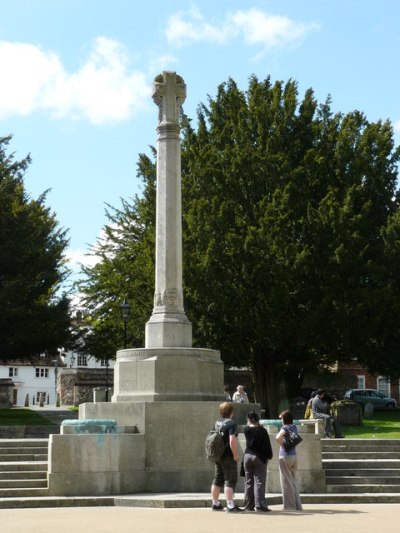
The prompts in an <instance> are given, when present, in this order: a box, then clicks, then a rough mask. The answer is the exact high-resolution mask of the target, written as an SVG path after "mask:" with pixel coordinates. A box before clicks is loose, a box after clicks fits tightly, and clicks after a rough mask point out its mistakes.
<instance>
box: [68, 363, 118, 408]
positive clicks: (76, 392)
mask: <svg viewBox="0 0 400 533" xmlns="http://www.w3.org/2000/svg"><path fill="white" fill-rule="evenodd" d="M58 380H59V381H58V390H59V393H60V399H61V405H80V404H81V403H86V402H93V389H94V388H96V387H105V386H106V383H107V375H106V369H105V368H104V369H103V368H78V369H65V370H64V371H63V372H62V374H61V375H60V376H59V378H58ZM113 383H114V372H113V370H112V369H110V368H109V369H108V387H109V389H110V391H109V399H111V396H112V388H113Z"/></svg>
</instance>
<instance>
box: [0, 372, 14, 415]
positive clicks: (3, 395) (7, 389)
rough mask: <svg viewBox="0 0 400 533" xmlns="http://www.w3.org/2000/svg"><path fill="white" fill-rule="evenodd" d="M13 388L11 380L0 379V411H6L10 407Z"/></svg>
mask: <svg viewBox="0 0 400 533" xmlns="http://www.w3.org/2000/svg"><path fill="white" fill-rule="evenodd" d="M13 388H14V383H13V381H12V379H8V378H7V379H0V409H8V408H9V407H11V406H12V391H13Z"/></svg>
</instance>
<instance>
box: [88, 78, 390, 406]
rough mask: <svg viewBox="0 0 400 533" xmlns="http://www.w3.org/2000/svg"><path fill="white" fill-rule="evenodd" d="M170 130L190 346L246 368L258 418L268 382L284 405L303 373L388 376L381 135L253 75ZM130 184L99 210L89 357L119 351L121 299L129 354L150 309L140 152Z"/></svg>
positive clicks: (226, 87) (151, 184)
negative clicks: (104, 214) (176, 146)
mask: <svg viewBox="0 0 400 533" xmlns="http://www.w3.org/2000/svg"><path fill="white" fill-rule="evenodd" d="M182 133H183V142H182V184H183V190H182V193H183V224H184V228H183V236H184V243H183V244H184V269H183V271H184V286H185V287H184V288H185V307H186V310H187V313H188V315H189V317H190V318H191V320H192V322H193V326H194V342H195V344H197V345H198V346H204V347H207V346H209V347H214V348H219V349H221V353H222V357H223V360H224V362H225V363H226V364H227V365H248V366H250V367H251V369H252V370H253V374H254V379H255V385H256V398H257V401H259V402H261V403H262V405H263V406H266V407H268V408H269V411H270V414H271V415H275V414H277V413H276V412H277V408H278V401H279V386H280V383H281V382H282V380H284V381H285V382H286V383H287V385H288V389H289V394H294V392H295V390H296V388H298V387H299V385H300V383H301V380H302V377H303V376H304V374H305V373H307V372H308V371H310V369H314V370H315V369H316V368H317V367H318V366H319V365H325V364H330V363H332V362H333V361H336V360H338V359H340V360H347V359H349V358H351V357H357V358H358V359H359V361H360V362H361V363H362V364H365V365H366V366H367V368H369V369H370V370H371V371H378V372H380V373H382V374H384V375H392V376H393V377H395V375H398V369H399V368H400V365H399V363H400V351H399V350H397V351H396V346H398V337H399V334H400V327H399V324H400V309H399V305H398V303H397V302H398V294H399V293H398V291H399V277H398V274H397V271H398V268H397V264H398V261H399V259H400V244H399V243H400V240H399V215H398V212H399V201H398V198H397V196H396V194H397V192H396V179H397V165H398V160H399V157H400V150H399V149H395V147H394V143H393V131H392V128H391V126H390V124H389V123H388V122H376V123H370V122H368V120H367V119H366V117H365V116H364V115H363V114H362V113H360V112H358V111H355V112H353V113H349V114H347V115H342V114H340V113H337V114H334V113H332V111H331V105H330V101H329V99H328V100H327V101H326V102H325V103H324V104H318V102H317V101H316V99H315V97H314V95H313V92H312V90H308V91H306V93H305V95H304V97H303V98H302V99H301V100H300V99H299V95H298V88H297V84H296V82H294V81H292V80H289V81H288V82H287V83H286V84H284V83H283V82H276V83H274V84H272V83H271V80H270V79H269V78H267V79H266V80H263V81H259V80H258V79H257V78H256V77H252V78H251V79H250V82H249V87H248V89H247V91H241V90H239V89H238V87H237V85H236V83H235V82H234V81H233V80H229V81H228V82H227V83H224V84H222V85H220V86H219V88H218V92H217V95H216V97H215V98H209V101H208V103H207V105H205V104H202V105H200V107H199V109H198V116H197V125H196V128H194V127H192V125H191V121H190V119H189V118H188V117H185V116H183V117H182ZM153 157H154V153H153ZM138 173H139V175H140V176H142V177H143V179H144V182H145V189H144V196H143V197H142V198H140V199H139V198H136V199H135V201H134V203H133V205H130V204H129V203H128V202H123V205H122V209H121V210H115V211H113V212H112V213H111V212H109V217H110V222H111V224H110V225H109V226H108V228H107V241H105V242H104V243H102V244H101V245H99V248H98V249H97V251H96V253H98V255H100V257H101V262H100V263H99V264H98V265H97V266H96V267H95V268H94V269H89V270H87V271H86V274H87V276H88V281H87V282H86V284H84V285H83V289H84V293H85V295H86V302H87V306H88V309H89V310H90V316H91V318H90V319H91V327H92V331H93V332H94V335H93V336H92V337H91V338H92V339H93V344H91V345H90V344H88V347H89V346H90V349H93V350H94V349H97V348H96V341H95V337H96V334H95V333H96V332H101V335H99V336H98V338H99V339H104V341H101V342H103V345H104V346H105V345H106V339H107V342H108V340H110V339H113V340H112V342H109V343H108V344H107V353H110V352H111V351H112V350H113V346H112V344H113V343H114V345H115V344H117V345H119V346H121V340H120V339H121V334H122V324H121V321H120V319H119V318H117V316H116V313H118V303H119V302H120V301H121V300H122V299H123V298H124V297H125V296H126V295H128V296H129V298H130V300H131V301H132V303H133V309H134V312H133V315H134V319H132V325H131V328H132V331H131V333H130V334H131V337H132V339H133V345H140V344H141V343H142V342H143V332H144V324H145V321H146V320H147V319H148V317H149V316H150V313H151V307H152V297H153V283H154V281H153V279H154V274H153V269H152V261H153V242H154V211H152V210H153V209H154V190H155V164H154V159H153V160H150V159H149V158H148V157H146V156H144V155H141V156H140V161H139V169H138ZM145 301H146V302H148V304H147V306H146V304H145V303H144V302H145ZM109 319H110V321H111V323H109V322H108V320H109ZM133 320H135V322H134V321H133ZM118 322H119V324H120V325H119V326H118V328H117V329H118V331H116V330H115V324H118ZM134 324H135V326H134ZM113 328H114V329H113ZM135 328H136V329H135ZM97 346H98V343H97ZM114 351H115V350H114ZM96 353H101V347H98V351H97V352H96ZM396 373H397V374H396Z"/></svg>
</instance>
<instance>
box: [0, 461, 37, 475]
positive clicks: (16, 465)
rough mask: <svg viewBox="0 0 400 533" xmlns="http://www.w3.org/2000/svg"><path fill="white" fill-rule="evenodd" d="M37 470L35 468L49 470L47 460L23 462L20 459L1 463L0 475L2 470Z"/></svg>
mask: <svg viewBox="0 0 400 533" xmlns="http://www.w3.org/2000/svg"><path fill="white" fill-rule="evenodd" d="M18 470H24V471H31V472H32V471H35V470H45V471H46V472H47V461H25V462H24V463H21V462H20V461H10V462H7V463H0V475H1V472H10V471H18Z"/></svg>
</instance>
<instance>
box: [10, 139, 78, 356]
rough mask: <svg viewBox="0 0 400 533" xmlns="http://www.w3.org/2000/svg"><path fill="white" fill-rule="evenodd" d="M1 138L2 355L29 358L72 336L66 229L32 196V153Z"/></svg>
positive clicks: (42, 199) (40, 201) (49, 350)
mask: <svg viewBox="0 0 400 533" xmlns="http://www.w3.org/2000/svg"><path fill="white" fill-rule="evenodd" d="M10 140H11V137H3V138H0V309H1V313H0V359H2V360H7V359H16V358H29V357H30V356H33V355H36V354H39V353H42V352H45V351H48V352H50V353H56V349H57V347H60V346H63V345H65V344H66V343H67V341H68V338H69V300H68V298H67V296H66V295H62V296H61V297H58V296H57V292H58V291H59V289H60V285H61V283H62V282H63V281H64V280H65V277H66V275H67V271H66V269H65V258H64V252H65V249H66V247H67V244H68V241H67V238H66V232H65V231H63V230H61V229H60V228H59V227H58V223H57V221H56V218H55V215H54V214H53V213H52V212H51V211H50V209H49V208H48V207H46V205H45V201H46V194H42V195H41V196H40V197H39V198H38V199H37V200H33V199H31V198H29V197H28V195H27V193H26V191H25V187H24V181H23V178H24V174H25V171H26V170H27V168H28V166H29V164H30V162H31V161H30V157H29V156H28V157H26V158H25V159H23V160H22V161H16V160H15V159H14V157H13V155H12V154H11V155H7V151H6V150H7V146H8V144H9V142H10Z"/></svg>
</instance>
